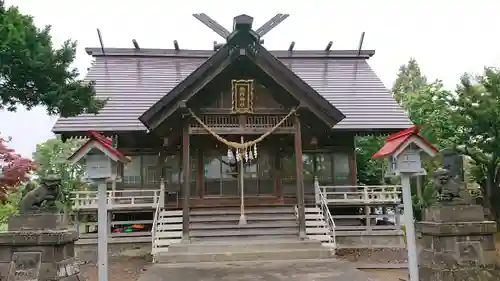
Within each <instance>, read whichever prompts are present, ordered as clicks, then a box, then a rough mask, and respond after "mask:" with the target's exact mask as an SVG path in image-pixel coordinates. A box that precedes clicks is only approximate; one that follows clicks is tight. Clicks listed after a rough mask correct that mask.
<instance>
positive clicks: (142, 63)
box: [53, 48, 412, 133]
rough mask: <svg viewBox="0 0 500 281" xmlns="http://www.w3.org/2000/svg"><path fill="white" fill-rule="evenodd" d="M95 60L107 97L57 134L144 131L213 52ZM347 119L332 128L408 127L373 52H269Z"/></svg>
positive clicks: (110, 55) (118, 54) (126, 52)
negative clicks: (156, 108) (147, 118)
mask: <svg viewBox="0 0 500 281" xmlns="http://www.w3.org/2000/svg"><path fill="white" fill-rule="evenodd" d="M87 52H88V53H89V54H92V55H94V56H96V61H95V63H94V65H93V66H92V67H91V69H90V70H89V73H88V74H87V79H88V80H93V81H95V82H96V91H97V95H98V97H103V98H109V101H108V103H107V104H106V106H105V107H104V108H103V109H102V110H101V112H100V113H99V114H98V115H80V116H77V117H71V118H59V119H58V120H57V122H56V124H55V125H54V128H53V131H54V132H56V133H62V132H71V131H73V132H76V131H78V132H79V131H88V130H98V131H134V130H145V129H146V128H145V127H144V125H143V124H142V123H141V122H140V121H139V119H138V117H139V116H140V115H141V114H142V113H144V111H146V110H147V109H148V108H149V107H150V106H152V105H153V104H154V103H155V102H157V101H158V100H159V99H161V98H162V97H163V96H164V95H166V94H167V93H168V92H169V91H170V90H171V89H172V88H173V87H174V86H175V85H176V84H177V83H179V82H180V81H181V80H183V79H184V78H186V77H187V76H188V75H189V74H190V73H191V72H192V71H194V70H195V69H196V68H197V67H198V66H200V65H201V64H202V63H203V62H204V61H206V60H207V58H208V57H210V55H211V54H213V51H206V50H203V51H196V50H181V51H175V50H158V49H148V50H144V49H141V51H135V50H134V49H106V50H105V52H106V56H103V54H102V50H101V49H97V48H96V49H87ZM271 53H273V55H275V56H276V57H277V58H279V59H280V60H281V61H282V62H283V63H284V64H285V65H286V66H287V67H289V68H290V69H291V70H292V71H294V72H295V73H296V74H297V75H298V76H299V77H300V78H302V79H303V80H304V81H305V82H306V83H308V84H309V85H310V86H312V87H313V88H314V89H315V90H316V91H317V92H319V93H320V94H321V95H323V96H324V97H325V98H326V99H327V100H328V101H330V102H331V103H332V104H333V105H334V106H335V107H336V108H338V109H339V110H340V111H341V112H342V113H343V114H345V115H346V118H345V119H344V120H342V121H341V122H340V123H339V124H337V125H336V126H335V127H334V129H350V130H359V131H364V130H381V129H382V130H383V129H395V130H397V129H404V128H408V127H410V126H411V125H412V123H411V122H410V120H409V119H408V117H407V115H406V114H405V112H404V111H403V109H402V108H401V107H400V106H399V105H398V104H397V103H396V101H395V100H394V99H393V98H392V95H391V94H390V92H389V91H388V90H387V89H386V88H385V86H384V85H383V83H382V82H381V81H380V79H379V78H378V77H377V75H376V74H375V73H374V72H373V70H372V69H371V68H370V66H369V65H368V63H367V62H366V59H367V58H369V57H370V56H372V55H373V53H374V52H373V51H362V52H361V54H360V56H357V55H358V53H357V50H356V51H349V50H347V51H330V52H325V51H293V52H288V51H271Z"/></svg>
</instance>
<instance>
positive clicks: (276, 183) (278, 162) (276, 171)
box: [274, 151, 283, 201]
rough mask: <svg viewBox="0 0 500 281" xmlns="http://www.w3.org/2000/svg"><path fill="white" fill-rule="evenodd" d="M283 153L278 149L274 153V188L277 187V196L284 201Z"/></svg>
mask: <svg viewBox="0 0 500 281" xmlns="http://www.w3.org/2000/svg"><path fill="white" fill-rule="evenodd" d="M280 156H281V154H280V152H279V151H277V152H276V153H275V154H274V188H275V190H274V191H275V194H276V197H277V198H278V199H279V200H280V201H283V190H281V175H280V172H281V157H280Z"/></svg>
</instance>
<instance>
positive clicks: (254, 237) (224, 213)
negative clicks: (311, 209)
mask: <svg viewBox="0 0 500 281" xmlns="http://www.w3.org/2000/svg"><path fill="white" fill-rule="evenodd" d="M245 214H246V220H247V223H246V224H239V220H240V209H239V208H232V207H231V208H203V209H194V210H192V211H191V213H190V240H189V241H181V242H180V243H175V244H171V245H170V246H169V247H168V251H162V252H157V253H156V256H155V261H156V262H158V263H199V262H229V261H257V260H259V261H262V260H267V261H270V260H299V259H324V258H331V257H333V253H332V251H330V250H329V249H328V248H325V247H323V246H322V245H321V242H320V241H314V240H310V239H307V240H304V241H300V240H299V238H298V232H299V227H298V222H297V217H296V215H295V209H294V206H292V205H289V206H260V207H249V208H246V209H245Z"/></svg>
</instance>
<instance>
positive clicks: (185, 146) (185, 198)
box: [182, 119, 191, 240]
mask: <svg viewBox="0 0 500 281" xmlns="http://www.w3.org/2000/svg"><path fill="white" fill-rule="evenodd" d="M187 120H188V119H185V120H184V122H183V124H182V173H183V176H184V182H183V185H182V239H183V240H189V198H190V186H189V184H190V172H191V167H190V164H189V160H190V156H189V123H188V122H187Z"/></svg>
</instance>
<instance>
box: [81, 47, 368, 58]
mask: <svg viewBox="0 0 500 281" xmlns="http://www.w3.org/2000/svg"><path fill="white" fill-rule="evenodd" d="M85 51H86V52H87V54H89V55H92V56H94V57H97V56H148V57H194V58H195V57H206V58H209V57H211V56H212V55H213V54H214V53H215V51H213V50H195V49H193V50H191V49H181V50H175V49H153V48H141V49H134V48H104V49H102V48H98V47H95V48H85ZM268 51H269V52H270V53H271V54H273V55H274V56H276V57H277V58H322V59H327V58H350V59H359V58H362V59H368V58H370V57H372V56H373V55H374V54H375V50H361V51H360V52H358V50H329V51H325V50H293V51H288V50H268Z"/></svg>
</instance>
